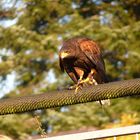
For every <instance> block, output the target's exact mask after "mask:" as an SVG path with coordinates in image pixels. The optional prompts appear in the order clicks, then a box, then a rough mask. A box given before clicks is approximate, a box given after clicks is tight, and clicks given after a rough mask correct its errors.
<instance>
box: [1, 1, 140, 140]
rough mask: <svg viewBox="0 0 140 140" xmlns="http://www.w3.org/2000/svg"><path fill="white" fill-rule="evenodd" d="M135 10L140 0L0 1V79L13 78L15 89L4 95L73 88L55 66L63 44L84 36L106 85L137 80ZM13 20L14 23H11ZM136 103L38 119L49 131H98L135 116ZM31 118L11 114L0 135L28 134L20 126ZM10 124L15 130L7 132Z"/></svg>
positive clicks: (139, 30) (139, 33)
mask: <svg viewBox="0 0 140 140" xmlns="http://www.w3.org/2000/svg"><path fill="white" fill-rule="evenodd" d="M139 9H140V3H139V1H134V0H127V1H125V0H122V1H120V0H48V1H40V0H10V1H7V2H6V1H4V0H2V1H1V2H0V23H3V24H2V25H1V26H0V39H1V42H0V76H1V77H0V79H1V81H2V82H7V80H6V79H7V76H8V75H9V74H13V73H14V74H15V75H16V81H15V85H16V87H15V89H14V90H13V91H11V92H9V94H6V95H5V96H4V97H5V98H8V97H11V96H22V95H26V94H39V93H43V92H46V91H50V90H57V89H61V88H63V87H66V86H68V85H70V84H73V83H72V81H71V80H70V79H69V78H68V76H67V75H66V74H62V73H61V72H60V69H59V65H58V51H59V49H60V46H61V44H62V40H63V39H67V38H70V37H73V36H88V37H90V38H92V39H94V40H95V41H98V42H99V44H100V46H101V49H102V51H103V56H104V59H105V63H106V70H107V75H108V77H109V80H110V81H114V80H123V79H130V78H137V77H140V71H139V70H140V64H139V62H140V56H139V53H140V47H139V46H140V40H139V38H140V21H139V19H140V17H139V15H140V14H139ZM12 21H15V23H14V24H13V25H10V23H11V22H12ZM7 22H8V24H9V25H7V26H6V25H5V24H6V23H7ZM50 75H51V76H53V77H54V79H51V78H52V77H50ZM53 80H54V82H53ZM52 82H53V83H52ZM138 102H139V101H138V100H137V99H135V98H134V99H129V98H128V99H116V100H113V101H112V104H111V106H110V107H108V108H107V112H105V111H104V110H103V109H102V108H101V107H100V106H99V105H96V104H95V103H88V104H82V105H74V106H71V107H64V108H56V109H50V110H46V111H41V112H40V113H39V115H40V116H41V118H40V121H41V122H42V126H43V127H44V128H45V130H47V131H48V132H49V131H52V132H57V131H60V130H61V131H62V130H63V131H64V130H70V129H77V128H83V127H91V126H92V127H93V126H96V127H102V126H103V124H106V123H108V122H114V120H116V119H118V118H119V117H118V116H119V114H120V113H121V112H124V113H125V112H126V113H128V112H133V111H134V110H135V111H136V112H138V111H139V107H138V106H137V105H138ZM130 103H131V105H130ZM132 104H133V106H132ZM122 106H123V108H122ZM31 114H33V113H29V114H28V115H26V114H25V117H24V115H23V116H22V117H19V120H18V117H17V116H16V117H17V118H16V120H17V122H15V121H14V117H15V116H14V115H13V120H12V121H10V120H8V119H7V121H6V122H5V121H4V120H3V118H1V119H0V121H1V124H4V123H7V124H8V126H9V130H7V129H6V127H4V126H5V125H1V128H0V131H1V132H2V133H6V134H8V135H11V136H13V137H16V138H19V137H20V136H21V135H22V133H23V134H25V133H28V134H31V131H32V133H33V132H34V130H32V129H30V130H29V129H27V128H26V125H25V126H24V125H23V124H22V122H23V121H25V119H26V120H27V121H28V120H30V119H31V118H32V116H31ZM138 114H139V113H138ZM7 117H9V116H7ZM19 122H21V126H22V129H20V128H21V127H20V126H19ZM17 123H18V124H17ZM7 124H6V125H7ZM9 124H10V125H9ZM13 126H14V127H17V128H18V129H15V130H12V128H14V127H13ZM17 130H18V132H17ZM12 132H15V133H12Z"/></svg>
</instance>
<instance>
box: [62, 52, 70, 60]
mask: <svg viewBox="0 0 140 140" xmlns="http://www.w3.org/2000/svg"><path fill="white" fill-rule="evenodd" d="M68 55H69V53H66V52H62V53H61V54H60V56H61V58H62V59H63V58H65V57H67V56H68Z"/></svg>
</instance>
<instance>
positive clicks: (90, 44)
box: [59, 37, 107, 84]
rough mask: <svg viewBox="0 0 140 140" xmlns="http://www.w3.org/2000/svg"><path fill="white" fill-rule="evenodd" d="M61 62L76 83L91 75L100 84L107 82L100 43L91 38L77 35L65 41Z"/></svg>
mask: <svg viewBox="0 0 140 140" xmlns="http://www.w3.org/2000/svg"><path fill="white" fill-rule="evenodd" d="M59 62H60V67H61V70H62V71H64V70H65V71H66V72H67V73H68V75H69V76H70V78H71V79H72V80H73V81H74V82H75V83H76V84H77V83H78V81H79V80H84V79H86V78H87V77H89V76H90V77H92V78H93V79H95V80H96V82H97V83H98V84H101V83H105V82H107V80H106V74H105V65H104V61H103V58H102V55H101V51H100V48H99V45H98V44H97V43H96V42H95V41H93V40H91V39H89V38H85V37H75V38H71V39H69V40H66V41H64V42H63V46H62V48H61V49H60V52H59ZM91 71H92V72H93V71H94V72H93V73H91Z"/></svg>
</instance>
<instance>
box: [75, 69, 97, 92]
mask: <svg viewBox="0 0 140 140" xmlns="http://www.w3.org/2000/svg"><path fill="white" fill-rule="evenodd" d="M94 73H95V70H94V69H93V70H91V72H90V73H89V75H88V77H87V78H86V79H83V75H84V73H83V74H82V75H81V76H80V79H79V80H78V83H77V85H76V89H75V93H77V92H78V89H81V88H82V87H83V85H84V84H88V85H93V84H94V85H97V82H96V80H95V79H93V74H94Z"/></svg>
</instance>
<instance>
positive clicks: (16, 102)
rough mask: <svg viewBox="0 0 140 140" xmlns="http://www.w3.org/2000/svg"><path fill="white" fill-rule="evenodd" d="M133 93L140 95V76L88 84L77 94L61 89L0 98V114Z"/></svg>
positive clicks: (132, 94)
mask: <svg viewBox="0 0 140 140" xmlns="http://www.w3.org/2000/svg"><path fill="white" fill-rule="evenodd" d="M134 95H140V78H138V79H133V80H125V81H119V82H111V83H107V84H100V85H97V86H90V87H87V88H83V89H82V90H80V91H79V93H77V94H75V93H74V90H63V91H55V92H51V93H44V94H40V95H31V96H22V97H15V98H9V99H1V100H0V115H4V114H12V113H22V112H27V111H32V110H36V109H45V108H53V107H60V106H64V105H72V104H79V103H86V102H92V101H99V100H104V99H113V98H119V97H125V96H134Z"/></svg>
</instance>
